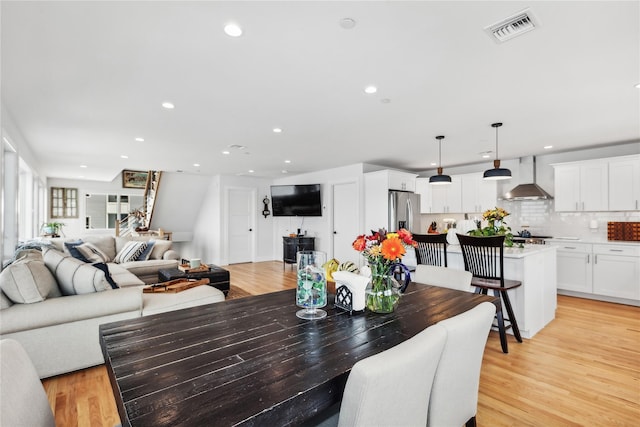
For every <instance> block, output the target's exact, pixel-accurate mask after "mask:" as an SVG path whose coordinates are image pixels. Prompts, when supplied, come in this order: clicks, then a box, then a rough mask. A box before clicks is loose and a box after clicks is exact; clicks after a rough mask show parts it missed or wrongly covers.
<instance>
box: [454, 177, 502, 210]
mask: <svg viewBox="0 0 640 427" xmlns="http://www.w3.org/2000/svg"><path fill="white" fill-rule="evenodd" d="M460 181H461V185H462V212H484V211H486V210H487V209H492V208H494V207H495V206H496V200H497V194H498V183H497V182H496V181H492V180H486V179H483V178H482V174H481V173H470V174H465V175H460Z"/></svg>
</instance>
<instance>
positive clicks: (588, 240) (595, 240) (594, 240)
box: [544, 237, 640, 246]
mask: <svg viewBox="0 0 640 427" xmlns="http://www.w3.org/2000/svg"><path fill="white" fill-rule="evenodd" d="M544 240H545V242H549V243H553V244H564V243H572V242H575V243H589V244H592V245H629V246H640V242H630V241H627V240H606V239H600V238H597V237H593V238H573V237H571V238H569V237H567V238H562V237H554V238H553V239H544Z"/></svg>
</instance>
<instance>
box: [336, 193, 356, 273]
mask: <svg viewBox="0 0 640 427" xmlns="http://www.w3.org/2000/svg"><path fill="white" fill-rule="evenodd" d="M357 235H358V190H357V188H356V183H355V182H348V183H344V184H335V185H334V186H333V257H334V258H335V259H337V260H338V261H340V262H345V261H352V262H354V263H355V264H356V265H357V264H358V261H359V259H358V257H359V254H360V253H359V252H358V251H356V250H355V249H353V247H352V246H351V244H352V243H353V241H354V240H355V239H356V237H357Z"/></svg>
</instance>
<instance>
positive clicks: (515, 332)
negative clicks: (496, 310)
mask: <svg viewBox="0 0 640 427" xmlns="http://www.w3.org/2000/svg"><path fill="white" fill-rule="evenodd" d="M500 292H501V293H502V300H503V301H504V306H505V308H506V309H507V314H508V315H509V322H510V323H511V330H512V331H513V335H514V336H515V337H516V340H518V342H522V337H521V336H520V328H518V322H517V321H516V316H515V314H513V308H511V300H510V299H509V294H507V291H500Z"/></svg>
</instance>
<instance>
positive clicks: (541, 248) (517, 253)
mask: <svg viewBox="0 0 640 427" xmlns="http://www.w3.org/2000/svg"><path fill="white" fill-rule="evenodd" d="M556 249H557V247H556V246H553V245H524V247H523V248H519V247H518V246H517V245H515V246H513V247H512V248H504V257H505V258H524V257H526V256H530V255H534V254H539V253H542V252H546V251H555V250H556ZM447 252H451V253H457V254H461V253H462V250H461V249H460V245H449V246H447Z"/></svg>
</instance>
